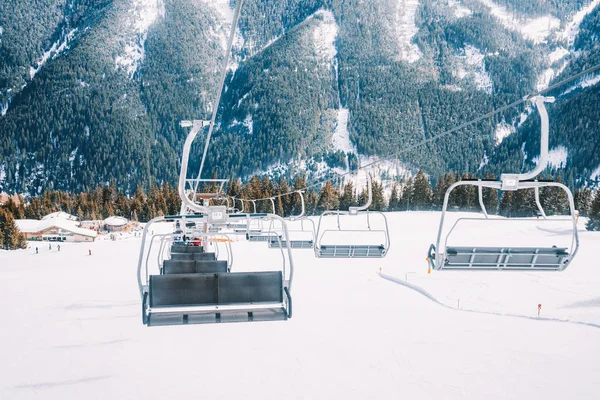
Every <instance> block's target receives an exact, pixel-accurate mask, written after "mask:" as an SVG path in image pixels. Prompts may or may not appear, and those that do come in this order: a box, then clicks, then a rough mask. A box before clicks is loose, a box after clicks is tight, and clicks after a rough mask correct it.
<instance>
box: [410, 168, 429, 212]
mask: <svg viewBox="0 0 600 400" xmlns="http://www.w3.org/2000/svg"><path fill="white" fill-rule="evenodd" d="M431 196H432V191H431V186H429V179H427V177H426V176H425V173H424V172H423V170H419V172H418V173H417V176H416V177H415V184H414V194H413V197H414V201H413V204H414V209H415V210H428V209H429V208H430V207H431Z"/></svg>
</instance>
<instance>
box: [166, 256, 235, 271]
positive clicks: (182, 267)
mask: <svg viewBox="0 0 600 400" xmlns="http://www.w3.org/2000/svg"><path fill="white" fill-rule="evenodd" d="M162 272H163V274H166V275H172V274H194V273H195V274H206V273H227V261H225V260H198V261H193V260H192V261H186V260H165V262H164V264H163V271H162Z"/></svg>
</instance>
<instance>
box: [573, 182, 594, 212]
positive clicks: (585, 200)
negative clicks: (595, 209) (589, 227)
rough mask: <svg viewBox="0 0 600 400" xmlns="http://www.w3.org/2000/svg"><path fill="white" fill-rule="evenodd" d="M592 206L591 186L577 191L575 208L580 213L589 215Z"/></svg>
mask: <svg viewBox="0 0 600 400" xmlns="http://www.w3.org/2000/svg"><path fill="white" fill-rule="evenodd" d="M591 206H592V191H591V190H590V189H589V188H583V189H582V190H576V191H575V208H576V209H577V210H578V211H579V215H582V216H584V217H587V216H588V215H589V212H590V208H591Z"/></svg>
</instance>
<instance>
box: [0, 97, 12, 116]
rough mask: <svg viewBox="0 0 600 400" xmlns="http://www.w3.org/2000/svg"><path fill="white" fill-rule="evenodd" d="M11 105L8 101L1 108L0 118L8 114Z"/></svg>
mask: <svg viewBox="0 0 600 400" xmlns="http://www.w3.org/2000/svg"><path fill="white" fill-rule="evenodd" d="M9 105H10V101H7V102H6V103H4V104H3V105H2V107H0V117H4V116H5V115H6V112H7V111H8V106H9Z"/></svg>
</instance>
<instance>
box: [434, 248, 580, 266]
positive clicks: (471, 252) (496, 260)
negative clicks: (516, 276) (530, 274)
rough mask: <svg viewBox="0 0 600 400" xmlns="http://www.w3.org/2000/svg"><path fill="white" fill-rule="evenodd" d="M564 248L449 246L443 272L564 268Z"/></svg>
mask: <svg viewBox="0 0 600 400" xmlns="http://www.w3.org/2000/svg"><path fill="white" fill-rule="evenodd" d="M568 256H569V253H568V252H567V249H566V248H564V247H448V248H447V249H446V259H445V261H444V265H443V267H442V268H443V269H514V270H517V269H519V270H520V269H530V270H531V269H543V270H558V269H562V267H563V264H564V262H565V261H566V260H567V258H568Z"/></svg>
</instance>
